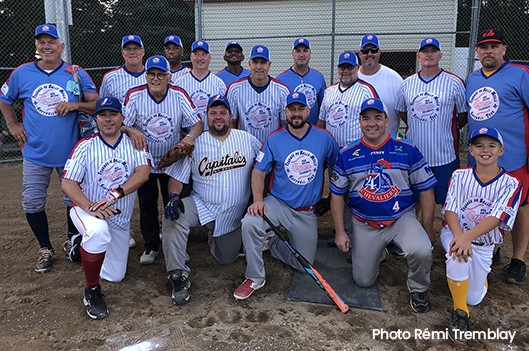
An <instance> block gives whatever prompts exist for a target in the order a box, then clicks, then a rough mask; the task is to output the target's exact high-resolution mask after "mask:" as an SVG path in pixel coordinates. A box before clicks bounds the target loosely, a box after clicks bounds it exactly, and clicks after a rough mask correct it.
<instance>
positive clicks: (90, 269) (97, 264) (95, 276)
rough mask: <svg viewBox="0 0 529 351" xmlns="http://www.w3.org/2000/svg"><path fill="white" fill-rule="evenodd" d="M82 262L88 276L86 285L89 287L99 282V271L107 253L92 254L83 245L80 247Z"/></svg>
mask: <svg viewBox="0 0 529 351" xmlns="http://www.w3.org/2000/svg"><path fill="white" fill-rule="evenodd" d="M80 252H81V264H82V265H83V272H84V275H85V278H86V287H87V288H89V287H91V286H94V285H98V284H99V273H101V267H102V266H103V260H104V259H105V253H104V252H102V253H98V254H92V253H89V252H86V251H85V250H84V249H83V247H82V246H81V248H80Z"/></svg>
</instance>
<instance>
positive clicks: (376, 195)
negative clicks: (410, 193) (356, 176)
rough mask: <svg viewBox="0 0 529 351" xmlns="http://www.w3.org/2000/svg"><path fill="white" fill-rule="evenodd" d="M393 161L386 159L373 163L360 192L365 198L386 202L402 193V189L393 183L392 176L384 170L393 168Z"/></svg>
mask: <svg viewBox="0 0 529 351" xmlns="http://www.w3.org/2000/svg"><path fill="white" fill-rule="evenodd" d="M391 166H392V165H391V162H388V161H387V160H384V159H379V160H377V162H376V163H372V164H371V167H370V168H369V171H368V172H367V173H366V179H365V180H364V185H363V186H362V188H361V189H360V190H358V194H360V196H362V197H363V198H364V199H366V200H368V201H372V202H385V201H388V200H390V199H391V198H393V197H395V196H397V195H398V194H400V189H399V188H398V187H397V186H396V185H394V184H393V181H392V180H391V177H390V176H389V175H388V174H387V173H385V172H384V170H385V169H390V168H391Z"/></svg>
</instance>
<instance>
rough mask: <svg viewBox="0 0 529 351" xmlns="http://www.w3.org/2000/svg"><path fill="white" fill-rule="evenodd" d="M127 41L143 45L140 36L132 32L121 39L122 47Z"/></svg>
mask: <svg viewBox="0 0 529 351" xmlns="http://www.w3.org/2000/svg"><path fill="white" fill-rule="evenodd" d="M128 43H136V44H138V45H139V46H141V47H143V41H141V38H140V37H139V36H137V35H134V34H130V35H125V36H124V37H123V39H121V47H122V48H123V47H125V45H127V44H128Z"/></svg>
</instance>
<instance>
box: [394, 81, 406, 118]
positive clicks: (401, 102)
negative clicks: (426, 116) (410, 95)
mask: <svg viewBox="0 0 529 351" xmlns="http://www.w3.org/2000/svg"><path fill="white" fill-rule="evenodd" d="M397 92H398V94H397V103H396V104H395V110H396V111H397V112H406V111H407V110H408V108H407V106H406V97H405V96H406V94H405V91H404V82H402V84H401V85H400V87H399V89H398V90H397Z"/></svg>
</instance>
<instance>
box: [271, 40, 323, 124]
mask: <svg viewBox="0 0 529 351" xmlns="http://www.w3.org/2000/svg"><path fill="white" fill-rule="evenodd" d="M311 53H312V52H311V50H310V42H309V41H308V39H306V38H298V39H296V40H294V44H292V58H293V59H294V64H293V65H292V67H290V68H289V69H287V70H286V71H284V72H283V73H281V74H279V75H278V76H277V77H276V79H277V80H278V81H280V82H281V83H283V84H285V85H286V86H287V87H288V89H290V91H292V92H294V91H297V92H301V93H303V94H305V96H306V97H307V101H308V103H309V108H310V114H309V122H310V123H311V124H313V125H315V124H316V123H317V122H318V115H319V113H320V105H321V102H322V100H323V93H324V92H325V89H326V88H327V85H326V84H325V78H324V77H323V74H321V72H319V71H316V70H315V69H313V68H310V67H309V63H310V56H311Z"/></svg>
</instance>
